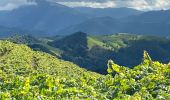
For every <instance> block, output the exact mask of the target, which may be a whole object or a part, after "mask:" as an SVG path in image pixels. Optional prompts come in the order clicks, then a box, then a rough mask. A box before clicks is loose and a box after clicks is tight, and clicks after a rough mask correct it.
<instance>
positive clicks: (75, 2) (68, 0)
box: [0, 0, 170, 10]
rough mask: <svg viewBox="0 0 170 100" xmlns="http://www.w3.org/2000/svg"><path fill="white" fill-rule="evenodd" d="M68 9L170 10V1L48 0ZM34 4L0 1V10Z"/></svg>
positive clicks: (12, 0) (9, 0)
mask: <svg viewBox="0 0 170 100" xmlns="http://www.w3.org/2000/svg"><path fill="white" fill-rule="evenodd" d="M49 1H54V2H57V3H60V4H63V5H66V6H69V7H93V8H110V7H112V8H119V7H128V8H134V9H138V10H166V9H170V0H49ZM32 4H36V3H35V2H34V0H0V10H12V9H15V8H18V7H20V6H22V5H32Z"/></svg>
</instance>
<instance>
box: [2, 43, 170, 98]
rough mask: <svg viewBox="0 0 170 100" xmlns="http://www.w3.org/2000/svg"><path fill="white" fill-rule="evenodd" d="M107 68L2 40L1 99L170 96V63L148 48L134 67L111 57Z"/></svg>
mask: <svg viewBox="0 0 170 100" xmlns="http://www.w3.org/2000/svg"><path fill="white" fill-rule="evenodd" d="M107 71H108V75H100V74H97V73H94V72H90V71H87V70H85V69H83V68H80V67H79V66H77V65H75V64H73V63H71V62H67V61H63V60H60V59H57V58H56V57H53V56H51V55H49V54H46V53H43V52H38V51H33V50H32V49H30V48H29V47H27V46H25V45H19V44H14V43H11V42H8V41H0V100H113V99H114V100H155V99H156V100H170V63H169V64H162V63H160V62H157V61H152V59H151V58H150V56H149V55H148V53H147V52H146V51H145V52H144V56H143V61H142V63H141V64H139V65H138V66H135V67H133V69H130V68H127V67H124V66H119V65H117V64H115V63H114V62H113V61H112V60H109V61H108V70H107Z"/></svg>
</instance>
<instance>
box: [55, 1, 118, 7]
mask: <svg viewBox="0 0 170 100" xmlns="http://www.w3.org/2000/svg"><path fill="white" fill-rule="evenodd" d="M58 3H60V4H63V5H67V6H70V7H82V6H83V7H92V8H108V7H116V4H115V2H112V1H107V2H102V3H101V2H85V1H81V2H58Z"/></svg>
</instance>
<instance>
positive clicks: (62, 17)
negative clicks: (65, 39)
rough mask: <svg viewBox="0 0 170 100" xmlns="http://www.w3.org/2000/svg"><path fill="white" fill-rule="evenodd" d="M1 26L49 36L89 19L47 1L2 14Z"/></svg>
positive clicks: (0, 13)
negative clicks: (39, 32)
mask: <svg viewBox="0 0 170 100" xmlns="http://www.w3.org/2000/svg"><path fill="white" fill-rule="evenodd" d="M0 15H1V17H0V25H2V26H6V27H11V28H18V29H22V30H30V31H43V32H46V33H48V35H52V34H55V33H56V31H58V30H60V29H62V28H65V27H68V26H70V25H74V24H78V23H80V22H82V21H85V20H86V19H87V16H86V15H85V14H82V13H81V12H78V11H76V10H74V9H72V8H69V7H66V6H63V5H60V4H57V3H53V2H47V1H45V0H37V5H29V6H22V7H19V8H17V9H15V10H12V11H9V12H0Z"/></svg>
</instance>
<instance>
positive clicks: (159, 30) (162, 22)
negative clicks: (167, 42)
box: [58, 10, 170, 36]
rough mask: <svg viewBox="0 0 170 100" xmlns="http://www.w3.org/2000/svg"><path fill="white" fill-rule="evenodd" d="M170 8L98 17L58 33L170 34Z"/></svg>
mask: <svg viewBox="0 0 170 100" xmlns="http://www.w3.org/2000/svg"><path fill="white" fill-rule="evenodd" d="M168 18H170V10H165V11H164V10H162V11H150V12H145V13H142V14H139V15H133V16H129V17H126V18H120V19H115V18H111V17H96V18H93V19H89V20H86V21H84V22H82V23H80V24H77V25H73V26H70V27H67V28H65V29H63V30H60V31H59V32H58V33H59V34H61V33H63V34H64V33H65V34H66V33H74V32H77V31H82V32H87V33H90V34H113V33H135V34H141V35H159V36H170V29H169V27H170V21H169V20H168Z"/></svg>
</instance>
